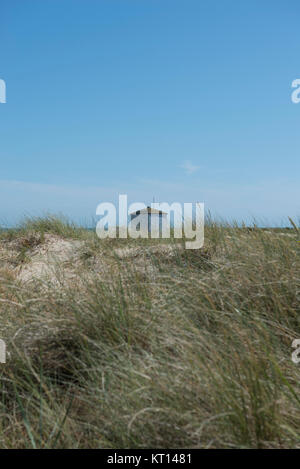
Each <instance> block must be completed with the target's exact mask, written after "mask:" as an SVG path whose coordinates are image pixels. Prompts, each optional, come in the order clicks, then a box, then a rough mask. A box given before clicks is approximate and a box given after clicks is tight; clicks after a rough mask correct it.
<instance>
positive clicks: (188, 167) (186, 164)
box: [180, 160, 200, 175]
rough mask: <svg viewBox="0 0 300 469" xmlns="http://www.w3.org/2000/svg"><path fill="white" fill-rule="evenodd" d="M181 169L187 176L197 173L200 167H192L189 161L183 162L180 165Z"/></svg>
mask: <svg viewBox="0 0 300 469" xmlns="http://www.w3.org/2000/svg"><path fill="white" fill-rule="evenodd" d="M180 167H181V168H183V169H184V171H185V173H186V174H188V175H191V174H194V173H196V172H197V171H199V169H200V166H196V165H194V164H193V163H192V162H191V161H190V160H185V161H184V162H183V163H182V164H181V165H180Z"/></svg>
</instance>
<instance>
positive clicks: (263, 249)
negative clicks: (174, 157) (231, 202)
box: [0, 220, 300, 448]
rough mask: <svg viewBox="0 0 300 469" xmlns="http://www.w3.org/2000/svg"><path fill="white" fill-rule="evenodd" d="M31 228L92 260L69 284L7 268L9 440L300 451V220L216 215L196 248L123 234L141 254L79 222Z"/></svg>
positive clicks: (5, 414) (0, 420)
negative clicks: (267, 223)
mask: <svg viewBox="0 0 300 469" xmlns="http://www.w3.org/2000/svg"><path fill="white" fill-rule="evenodd" d="M26 227H27V228H26V229H28V230H30V232H32V231H34V230H36V229H38V230H40V229H41V227H42V229H43V232H44V233H48V232H50V233H53V231H55V233H56V234H57V235H61V236H64V237H68V236H69V237H70V238H74V237H76V238H78V239H82V242H83V243H84V249H85V252H87V251H88V252H89V253H90V254H89V256H86V257H88V259H86V260H84V262H83V263H82V264H80V269H79V272H77V274H78V275H79V277H80V283H79V282H77V281H74V282H68V281H66V282H65V285H64V287H63V288H54V287H51V285H50V284H49V288H46V289H45V286H43V288H41V286H40V285H39V283H38V281H37V282H32V283H31V284H26V285H24V284H22V283H21V282H19V281H18V280H17V279H15V278H14V277H13V275H12V274H11V273H8V271H7V270H5V272H4V271H3V272H0V276H1V285H0V314H1V324H0V329H1V330H0V337H1V338H3V339H5V340H6V342H7V347H8V351H9V352H10V357H9V359H8V361H7V363H6V364H5V365H1V376H0V383H1V388H0V397H1V398H0V425H1V432H0V447H1V448H31V447H34V448H299V447H300V392H299V380H300V364H299V365H297V364H295V363H293V362H292V360H291V354H292V351H293V350H292V348H291V343H292V341H293V339H295V338H300V305H299V299H300V296H299V295H300V293H299V292H300V278H299V266H300V265H299V264H300V263H299V247H300V246H299V238H298V237H297V236H298V234H299V233H298V232H297V227H296V226H295V227H294V229H292V230H289V231H288V233H287V232H280V231H276V232H275V231H272V230H266V231H263V230H260V229H256V228H255V229H251V230H249V229H247V228H246V227H245V228H238V227H237V226H229V225H222V224H217V223H210V224H209V225H208V226H207V228H206V241H205V246H204V248H203V249H202V250H200V251H196V250H195V251H185V250H183V249H182V248H181V245H180V244H174V243H172V247H173V251H174V252H173V254H172V255H169V254H168V253H166V252H165V251H164V250H161V251H159V250H152V251H151V250H149V249H148V248H149V246H151V241H149V243H148V245H147V243H145V245H143V246H140V245H139V244H137V243H136V242H135V241H133V240H128V241H127V244H128V248H130V247H132V248H134V247H136V246H138V249H139V251H138V254H137V257H134V258H126V257H124V258H122V257H120V256H119V257H118V255H117V254H114V252H113V250H114V243H113V242H112V241H111V240H102V241H100V240H98V239H96V238H93V239H91V237H87V236H85V235H84V234H83V232H82V231H77V232H76V227H75V226H71V227H70V226H67V227H66V226H65V227H63V226H62V225H60V224H59V225H57V223H56V222H55V228H53V225H51V223H49V220H45V221H42V220H39V222H38V223H37V222H36V221H34V222H28V223H27V224H26ZM25 231H26V230H25ZM74 231H75V232H76V235H75V236H74ZM20 236H21V235H20ZM22 236H24V229H23V231H22ZM3 242H5V243H7V242H8V241H7V238H6V239H5V240H4V241H3ZM97 258H98V259H99V261H100V260H101V262H104V263H106V265H107V269H105V273H104V274H103V275H101V274H99V272H98V271H97V269H95V270H94V272H93V266H94V264H95V263H93V262H91V259H92V261H93V260H94V261H95V262H96V260H97ZM138 259H140V260H142V262H140V263H138Z"/></svg>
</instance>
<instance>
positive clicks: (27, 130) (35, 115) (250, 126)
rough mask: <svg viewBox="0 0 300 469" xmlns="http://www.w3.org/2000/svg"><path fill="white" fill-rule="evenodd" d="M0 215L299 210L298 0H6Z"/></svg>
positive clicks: (274, 219)
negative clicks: (138, 206)
mask: <svg viewBox="0 0 300 469" xmlns="http://www.w3.org/2000/svg"><path fill="white" fill-rule="evenodd" d="M0 10H1V11H0V78H1V79H4V80H5V82H6V86H7V103H6V104H0V158H1V166H0V168H1V173H0V201H1V202H0V220H1V221H2V222H3V223H8V224H11V223H15V222H16V221H18V220H19V219H20V217H21V216H22V215H24V214H33V215H38V214H41V213H45V212H55V213H58V212H61V213H64V214H66V215H68V216H70V217H71V218H73V219H76V220H80V221H83V220H89V219H90V217H92V216H94V215H95V210H96V206H97V205H98V203H100V202H103V201H112V202H114V201H115V200H116V198H117V196H118V193H127V194H128V197H129V200H130V201H132V202H135V201H139V202H145V203H151V202H152V199H153V196H155V199H156V201H161V202H172V201H179V202H196V201H200V202H204V203H205V205H206V208H207V209H210V210H211V211H212V213H213V214H215V215H219V216H223V217H226V218H228V219H232V218H237V219H239V220H241V219H245V220H250V219H251V218H252V217H253V216H255V217H257V218H259V219H262V218H263V219H264V220H268V221H269V222H270V223H282V221H283V220H284V219H286V217H287V216H292V217H297V216H299V215H300V197H299V196H300V184H299V174H300V163H299V161H300V158H299V150H300V103H299V104H298V105H297V104H293V103H292V101H291V93H292V88H291V83H292V81H293V80H294V79H296V78H300V42H299V13H300V11H299V10H300V6H299V2H298V1H294V0H289V1H288V2H283V1H276V0H272V1H271V0H263V1H262V0H260V1H257V0H251V1H244V2H241V1H238V0H217V1H215V2H212V1H200V0H43V1H40V0H34V1H33V0H26V1H24V0H6V1H2V2H1V6H0Z"/></svg>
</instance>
